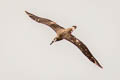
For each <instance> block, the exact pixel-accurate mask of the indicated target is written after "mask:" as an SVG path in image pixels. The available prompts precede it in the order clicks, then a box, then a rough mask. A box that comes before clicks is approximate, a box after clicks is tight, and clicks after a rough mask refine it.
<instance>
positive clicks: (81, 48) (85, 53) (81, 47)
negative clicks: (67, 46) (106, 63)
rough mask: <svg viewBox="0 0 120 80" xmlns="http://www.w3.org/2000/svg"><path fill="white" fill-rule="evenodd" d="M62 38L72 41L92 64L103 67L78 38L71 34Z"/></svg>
mask: <svg viewBox="0 0 120 80" xmlns="http://www.w3.org/2000/svg"><path fill="white" fill-rule="evenodd" d="M64 39H66V40H68V41H70V42H72V43H73V44H74V45H76V46H77V47H78V48H79V49H80V50H81V51H82V53H83V54H84V55H85V56H86V57H87V58H88V59H89V60H90V61H91V62H93V63H94V64H96V65H97V66H99V67H100V68H103V67H102V66H101V65H100V64H99V62H98V61H97V60H96V59H95V58H94V56H93V55H92V54H91V52H90V51H89V49H88V48H87V46H86V45H85V44H84V43H82V42H81V41H80V40H79V39H77V38H76V37H75V36H73V35H68V36H66V37H64Z"/></svg>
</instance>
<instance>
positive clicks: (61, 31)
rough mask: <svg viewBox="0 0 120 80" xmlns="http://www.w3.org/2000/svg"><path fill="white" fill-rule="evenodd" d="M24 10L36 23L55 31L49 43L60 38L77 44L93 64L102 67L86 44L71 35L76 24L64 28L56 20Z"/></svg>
mask: <svg viewBox="0 0 120 80" xmlns="http://www.w3.org/2000/svg"><path fill="white" fill-rule="evenodd" d="M25 12H26V14H27V15H28V16H29V17H30V18H31V19H33V20H34V21H36V22H38V23H42V24H45V25H47V26H49V27H51V28H52V29H53V30H54V31H55V32H56V34H57V36H56V37H55V38H54V39H53V41H52V42H51V43H50V45H51V44H53V43H54V42H56V41H60V40H63V39H65V40H67V41H69V42H71V43H73V44H74V45H75V46H77V47H78V48H79V49H80V50H81V51H82V53H83V54H84V55H85V56H86V57H87V58H88V59H89V60H90V61H91V62H93V63H94V64H96V65H97V66H99V67H100V68H102V66H101V65H100V64H99V62H98V61H97V60H96V59H95V58H94V56H93V55H92V54H91V52H90V51H89V49H88V48H87V46H86V45H85V44H84V43H83V42H81V41H80V40H79V39H77V38H76V37H75V36H73V35H72V32H73V31H74V30H75V29H76V28H77V27H76V26H72V27H70V28H66V29H65V28H63V27H61V26H60V25H58V24H56V22H54V21H52V20H49V19H46V18H42V17H38V16H36V15H34V14H31V13H29V12H27V11H25Z"/></svg>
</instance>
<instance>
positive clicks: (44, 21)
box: [25, 11, 64, 32]
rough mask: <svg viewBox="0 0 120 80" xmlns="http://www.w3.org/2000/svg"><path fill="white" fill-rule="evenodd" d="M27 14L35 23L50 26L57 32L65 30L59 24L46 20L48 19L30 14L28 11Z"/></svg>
mask: <svg viewBox="0 0 120 80" xmlns="http://www.w3.org/2000/svg"><path fill="white" fill-rule="evenodd" d="M25 13H26V14H27V15H28V16H29V17H30V18H31V19H33V20H34V21H36V22H38V23H42V24H45V25H48V26H50V27H51V28H52V29H53V30H54V31H55V32H57V31H58V30H60V29H64V28H63V27H61V26H59V25H58V24H56V23H55V22H54V21H52V20H49V19H46V18H42V17H38V16H36V15H34V14H32V13H29V12H27V11H25Z"/></svg>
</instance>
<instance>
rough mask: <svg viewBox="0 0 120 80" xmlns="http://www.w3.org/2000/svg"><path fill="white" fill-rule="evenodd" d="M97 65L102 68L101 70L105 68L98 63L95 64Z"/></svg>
mask: <svg viewBox="0 0 120 80" xmlns="http://www.w3.org/2000/svg"><path fill="white" fill-rule="evenodd" d="M95 64H96V65H97V66H98V67H100V68H101V69H103V67H102V66H101V65H100V64H99V63H98V62H95Z"/></svg>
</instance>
